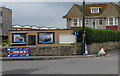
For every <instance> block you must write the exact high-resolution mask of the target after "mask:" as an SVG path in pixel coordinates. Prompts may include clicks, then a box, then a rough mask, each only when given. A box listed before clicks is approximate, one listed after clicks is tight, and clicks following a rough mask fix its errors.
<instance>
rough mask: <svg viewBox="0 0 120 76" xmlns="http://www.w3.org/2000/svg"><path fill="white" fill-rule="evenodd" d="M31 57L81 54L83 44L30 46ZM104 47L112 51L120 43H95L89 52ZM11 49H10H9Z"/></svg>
mask: <svg viewBox="0 0 120 76" xmlns="http://www.w3.org/2000/svg"><path fill="white" fill-rule="evenodd" d="M16 47H17V46H16ZM29 47H30V56H68V55H79V54H81V50H82V47H81V43H77V44H73V45H46V46H29ZM101 47H103V48H104V49H105V51H106V52H107V51H111V50H115V49H118V48H120V42H105V43H93V44H90V45H88V51H89V53H91V54H96V53H97V52H98V51H99V50H100V48H101ZM7 48H8V47H4V48H3V49H2V56H7V51H6V49H7ZM9 48H10V47H9Z"/></svg>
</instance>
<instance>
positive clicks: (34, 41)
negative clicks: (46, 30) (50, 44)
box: [28, 35, 36, 45]
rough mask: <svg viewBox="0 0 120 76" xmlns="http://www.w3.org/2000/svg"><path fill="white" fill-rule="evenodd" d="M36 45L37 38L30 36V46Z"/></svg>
mask: <svg viewBox="0 0 120 76" xmlns="http://www.w3.org/2000/svg"><path fill="white" fill-rule="evenodd" d="M35 44H36V36H35V35H28V45H35Z"/></svg>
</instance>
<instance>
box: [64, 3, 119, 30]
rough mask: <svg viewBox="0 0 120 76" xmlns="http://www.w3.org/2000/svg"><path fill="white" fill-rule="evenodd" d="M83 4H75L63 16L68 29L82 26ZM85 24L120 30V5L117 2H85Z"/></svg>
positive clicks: (95, 27) (97, 27)
mask: <svg viewBox="0 0 120 76" xmlns="http://www.w3.org/2000/svg"><path fill="white" fill-rule="evenodd" d="M82 12H83V11H82V5H78V4H74V5H73V6H72V8H71V9H70V10H69V11H68V13H67V14H66V15H65V16H63V18H65V19H66V21H67V28H68V29H76V28H79V27H82V17H83V14H82ZM85 26H87V27H91V28H93V29H108V30H119V31H120V6H119V5H117V4H115V3H111V2H110V3H96V4H85Z"/></svg>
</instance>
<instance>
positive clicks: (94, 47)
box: [88, 41, 120, 53]
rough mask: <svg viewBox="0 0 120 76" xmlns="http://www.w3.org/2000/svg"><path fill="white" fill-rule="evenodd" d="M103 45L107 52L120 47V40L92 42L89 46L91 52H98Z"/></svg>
mask: <svg viewBox="0 0 120 76" xmlns="http://www.w3.org/2000/svg"><path fill="white" fill-rule="evenodd" d="M101 47H103V48H104V50H105V51H106V52H107V51H112V50H115V49H119V48H120V41H119V42H105V43H92V44H90V45H89V46H88V50H89V53H97V52H98V51H99V50H100V48H101Z"/></svg>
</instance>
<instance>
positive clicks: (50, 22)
mask: <svg viewBox="0 0 120 76" xmlns="http://www.w3.org/2000/svg"><path fill="white" fill-rule="evenodd" d="M12 1H14V0H12ZM12 1H11V2H10V0H9V2H2V4H1V5H3V6H5V7H7V8H10V9H11V10H12V15H13V25H14V24H20V25H36V26H54V27H66V20H65V19H64V18H62V17H63V16H64V15H65V14H66V13H67V12H68V11H69V10H70V8H71V7H72V5H73V4H82V3H81V2H39V1H38V2H30V1H27V0H26V1H27V2H12ZM18 1H19V0H18Z"/></svg>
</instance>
